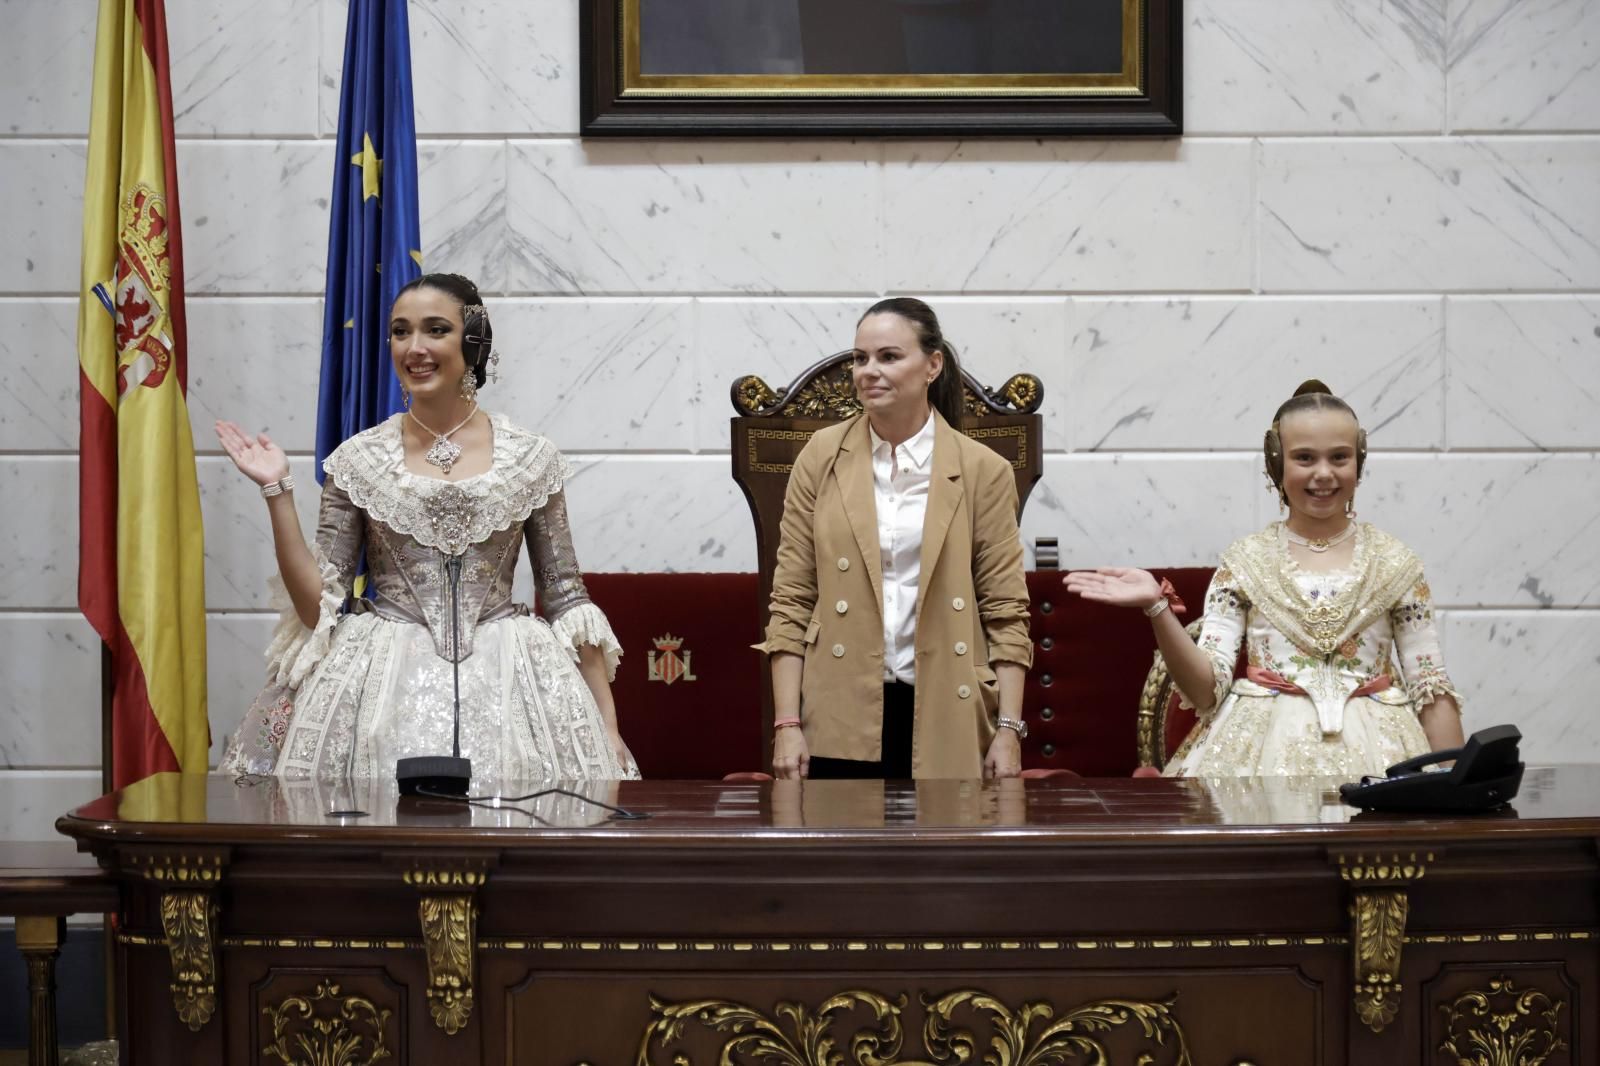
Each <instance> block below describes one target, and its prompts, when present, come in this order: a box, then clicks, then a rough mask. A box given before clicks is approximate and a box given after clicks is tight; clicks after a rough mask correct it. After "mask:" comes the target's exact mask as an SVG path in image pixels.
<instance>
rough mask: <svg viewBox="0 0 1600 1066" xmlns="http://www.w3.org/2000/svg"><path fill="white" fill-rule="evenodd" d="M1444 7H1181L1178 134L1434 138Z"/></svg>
mask: <svg viewBox="0 0 1600 1066" xmlns="http://www.w3.org/2000/svg"><path fill="white" fill-rule="evenodd" d="M1444 28H1445V17H1444V4H1443V2H1442V0H1433V2H1424V3H1400V4H1385V3H1375V2H1372V0H1365V2H1359V3H1342V4H1317V3H1313V4H1293V3H1282V2H1280V0H1191V2H1190V3H1189V4H1187V5H1185V10H1184V26H1183V51H1184V68H1183V82H1184V86H1183V88H1184V94H1183V96H1184V99H1183V127H1184V132H1185V133H1189V134H1195V133H1380V132H1388V133H1402V132H1405V133H1417V132H1431V133H1437V132H1439V131H1440V129H1442V128H1443V121H1444V98H1445V67H1444Z"/></svg>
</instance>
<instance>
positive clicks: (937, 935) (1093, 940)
mask: <svg viewBox="0 0 1600 1066" xmlns="http://www.w3.org/2000/svg"><path fill="white" fill-rule="evenodd" d="M1327 785H1328V783H1325V782H1293V781H1282V780H1280V781H1247V782H1228V783H1218V782H1202V781H1195V780H1190V781H1166V780H1120V779H1119V780H1089V781H1072V782H1067V783H1061V782H1057V781H1029V782H1026V783H1023V782H1005V783H1002V784H1000V785H990V786H984V785H980V784H976V783H970V782H959V781H934V782H922V783H918V784H915V785H913V784H910V783H891V784H889V785H887V786H885V785H883V784H881V783H874V782H851V781H828V782H805V783H791V782H777V783H771V784H744V783H740V784H723V783H713V782H690V781H669V782H640V783H625V784H622V785H621V786H620V787H619V786H616V785H602V786H591V787H590V789H589V792H590V794H591V795H594V796H596V797H597V798H602V799H607V800H612V801H615V802H619V803H621V804H623V805H624V806H627V807H629V808H632V809H635V810H638V811H642V812H646V813H648V814H650V815H651V817H650V818H649V819H648V820H645V821H640V822H615V821H607V820H606V819H605V818H604V816H603V812H596V811H595V810H593V809H591V808H589V807H588V806H587V805H586V804H583V803H581V802H579V801H577V800H572V799H567V798H564V797H547V798H545V799H543V800H540V801H538V802H537V803H536V804H528V805H526V806H528V807H529V808H530V809H532V810H534V811H535V812H536V813H537V815H538V817H537V819H534V818H530V817H529V816H527V815H524V814H521V813H516V812H513V811H511V810H509V809H505V808H502V809H499V810H491V809H483V808H475V809H471V810H464V809H454V808H446V809H444V810H443V811H442V812H441V811H438V810H437V809H433V810H429V809H410V808H407V809H401V808H400V807H399V805H398V804H397V802H396V799H395V796H394V794H393V791H392V786H391V785H390V784H389V783H387V782H366V781H364V782H357V783H356V784H355V785H354V786H352V787H344V788H339V787H334V786H332V785H326V784H313V783H302V784H289V783H282V782H276V781H262V782H260V783H258V784H255V785H253V786H250V787H237V786H236V785H235V783H234V782H232V781H230V780H227V779H221V778H210V779H207V778H202V777H193V778H182V777H178V776H175V775H167V776H164V777H159V778H153V779H151V780H149V781H146V782H142V783H141V784H139V785H137V786H134V787H133V788H130V789H126V790H124V791H123V792H121V793H117V794H113V795H111V796H108V797H104V798H102V799H100V800H98V801H96V802H95V803H92V804H89V805H88V806H85V807H83V808H80V809H79V810H78V811H76V812H74V813H73V814H71V815H69V816H67V817H65V818H63V819H61V821H60V822H59V823H58V825H59V828H60V829H61V830H62V831H63V832H65V833H67V834H68V835H70V836H74V837H76V838H78V839H79V840H80V841H81V842H83V844H84V845H86V846H87V847H89V848H92V849H93V850H94V852H95V853H96V854H98V855H100V856H101V857H102V858H103V859H104V860H106V861H107V862H108V863H109V864H110V865H111V866H112V867H113V869H114V870H115V872H116V875H117V877H118V878H119V881H120V885H121V890H122V900H123V902H122V927H121V932H120V937H119V940H120V942H119V948H118V950H119V955H120V960H121V966H120V967H119V969H120V971H121V976H120V983H121V988H120V990H119V991H120V996H119V1003H120V1004H122V1017H121V1019H120V1026H121V1038H122V1040H123V1041H124V1047H125V1048H126V1049H127V1052H128V1054H129V1059H128V1060H127V1061H129V1062H131V1063H134V1064H141V1063H157V1062H161V1063H165V1062H178V1061H183V1062H223V1061H226V1062H230V1063H247V1062H248V1063H258V1062H259V1063H269V1062H270V1063H277V1062H288V1061H300V1060H302V1059H312V1058H313V1056H312V1055H311V1054H310V1051H314V1050H318V1049H320V1050H321V1051H322V1052H330V1049H331V1048H332V1047H333V1045H334V1044H335V1043H337V1042H339V1041H343V1042H344V1044H343V1047H344V1054H345V1057H344V1058H342V1059H339V1058H337V1057H336V1056H334V1055H332V1054H331V1052H330V1053H329V1055H328V1059H327V1061H341V1062H348V1063H350V1064H352V1066H361V1064H369V1063H374V1062H383V1063H386V1064H387V1063H406V1062H410V1063H444V1062H450V1063H477V1062H482V1063H510V1062H516V1063H551V1064H556V1063H559V1064H562V1066H571V1064H574V1063H580V1062H583V1063H592V1064H594V1066H624V1064H630V1063H638V1064H644V1063H659V1064H668V1063H684V1064H695V1066H700V1064H710V1063H715V1062H716V1061H717V1055H718V1054H719V1052H721V1051H722V1050H723V1049H725V1048H732V1049H734V1052H735V1053H734V1055H733V1058H732V1060H731V1061H736V1062H741V1063H743V1062H758V1061H759V1062H761V1063H763V1064H764V1066H766V1064H785V1066H812V1064H820V1063H822V1062H824V1061H835V1060H834V1059H831V1058H829V1056H830V1055H832V1056H842V1058H840V1059H838V1061H842V1062H844V1063H860V1064H866V1063H871V1062H879V1061H881V1062H884V1063H911V1062H933V1063H949V1064H954V1063H960V1062H972V1063H977V1062H979V1061H983V1057H984V1056H985V1055H989V1056H991V1058H990V1060H989V1061H992V1062H995V1063H997V1064H1000V1066H1020V1064H1023V1063H1034V1062H1045V1061H1051V1062H1054V1061H1064V1062H1092V1061H1101V1060H1098V1059H1096V1058H1095V1057H1094V1052H1095V1051H1096V1049H1099V1050H1100V1051H1103V1052H1104V1056H1105V1057H1104V1061H1105V1062H1107V1063H1132V1062H1135V1061H1141V1062H1142V1061H1149V1062H1152V1063H1194V1064H1203V1066H1213V1064H1217V1066H1222V1064H1237V1063H1253V1064H1258V1066H1309V1064H1315V1063H1352V1064H1354V1063H1359V1064H1361V1066H1375V1064H1383V1063H1406V1064H1408V1066H1415V1064H1417V1063H1450V1064H1452V1066H1453V1064H1455V1063H1456V1062H1457V1061H1458V1056H1457V1055H1454V1054H1451V1053H1450V1052H1449V1051H1448V1048H1450V1047H1452V1046H1453V1047H1455V1048H1456V1049H1458V1052H1459V1058H1460V1059H1466V1058H1467V1056H1468V1042H1469V1041H1472V1040H1478V1041H1481V1042H1483V1043H1485V1044H1486V1045H1488V1046H1490V1047H1494V1046H1503V1045H1506V1044H1509V1043H1510V1042H1513V1041H1521V1042H1523V1058H1522V1059H1521V1060H1506V1061H1525V1062H1527V1063H1529V1064H1530V1066H1531V1064H1533V1063H1548V1064H1549V1066H1556V1064H1558V1063H1559V1064H1566V1063H1575V1062H1593V1061H1595V1056H1596V1053H1597V1051H1600V1020H1597V1015H1600V1010H1597V1005H1596V1003H1597V1001H1596V997H1597V996H1600V859H1597V854H1596V841H1597V839H1600V768H1596V767H1567V768H1560V769H1533V770H1530V771H1529V772H1528V775H1527V778H1526V780H1525V782H1524V785H1523V791H1522V795H1521V796H1520V797H1519V798H1518V799H1517V801H1516V805H1515V806H1516V809H1515V810H1514V811H1511V812H1506V813H1503V814H1499V815H1491V816H1484V817H1478V818H1472V819H1460V818H1456V819H1452V818H1434V819H1422V818H1404V817H1388V816H1369V815H1361V816H1354V817H1353V815H1354V812H1353V811H1351V810H1349V809H1347V808H1343V807H1341V806H1339V805H1338V803H1337V799H1336V796H1335V795H1334V794H1333V793H1330V792H1328V791H1325V789H1326V787H1327ZM349 810H361V811H365V812H367V814H366V815H365V816H362V817H356V816H349V815H345V816H336V815H332V814H330V813H329V812H331V811H349ZM1491 1015H1495V1016H1498V1017H1499V1018H1500V1021H1499V1022H1498V1023H1497V1022H1496V1021H1495V1020H1494V1018H1491ZM297 1041H304V1042H305V1043H304V1044H303V1045H297V1043H296V1042H297ZM297 1046H300V1047H302V1050H298V1051H297V1050H295V1048H296V1047H297ZM1045 1047H1055V1048H1058V1049H1062V1050H1063V1051H1065V1049H1069V1048H1071V1049H1076V1057H1071V1056H1064V1057H1058V1058H1056V1059H1051V1058H1049V1057H1047V1056H1042V1055H1041V1048H1045ZM830 1049H831V1050H830ZM1139 1054H1148V1055H1149V1056H1151V1057H1150V1059H1148V1060H1144V1059H1138V1058H1137V1056H1138V1055H1139ZM758 1056H764V1057H758ZM1541 1056H1543V1057H1541ZM315 1061H323V1059H315ZM1470 1061H1477V1060H1476V1059H1472V1060H1470ZM1495 1061H1498V1060H1495Z"/></svg>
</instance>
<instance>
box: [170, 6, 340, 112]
mask: <svg viewBox="0 0 1600 1066" xmlns="http://www.w3.org/2000/svg"><path fill="white" fill-rule="evenodd" d="M317 3H318V0H173V2H172V3H169V4H167V46H168V49H169V51H170V55H171V58H172V67H171V77H172V108H173V126H174V128H175V129H176V131H177V134H178V136H179V137H185V136H199V137H216V136H227V135H248V136H262V135H267V134H290V135H301V136H308V135H314V134H315V133H316V132H317V54H316V51H315V49H313V48H310V47H308V44H309V42H308V41H307V40H306V37H307V34H306V30H307V29H308V27H309V26H310V25H311V24H312V22H313V20H315V19H316V17H317Z"/></svg>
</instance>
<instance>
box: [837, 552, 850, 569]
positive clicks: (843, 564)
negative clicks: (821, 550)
mask: <svg viewBox="0 0 1600 1066" xmlns="http://www.w3.org/2000/svg"><path fill="white" fill-rule="evenodd" d="M839 569H840V570H848V569H850V560H849V559H846V558H845V557H844V556H842V555H841V556H839Z"/></svg>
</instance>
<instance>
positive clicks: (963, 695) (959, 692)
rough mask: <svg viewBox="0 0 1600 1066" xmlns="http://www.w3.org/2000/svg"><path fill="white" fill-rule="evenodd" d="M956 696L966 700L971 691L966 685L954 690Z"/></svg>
mask: <svg viewBox="0 0 1600 1066" xmlns="http://www.w3.org/2000/svg"><path fill="white" fill-rule="evenodd" d="M956 695H957V696H960V697H961V698H962V699H967V698H968V697H969V696H971V695H972V689H971V688H969V687H967V686H966V685H962V686H961V687H960V688H958V689H956Z"/></svg>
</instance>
